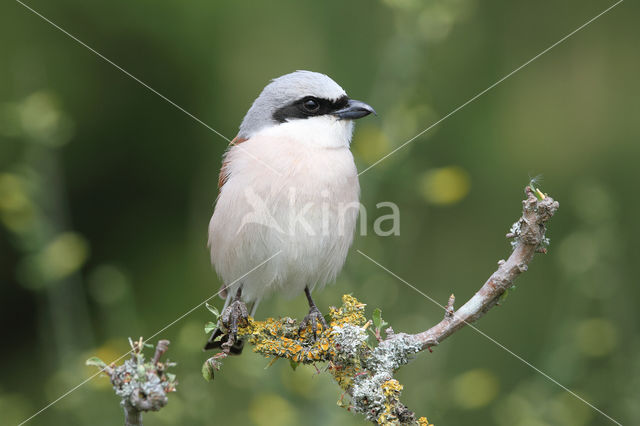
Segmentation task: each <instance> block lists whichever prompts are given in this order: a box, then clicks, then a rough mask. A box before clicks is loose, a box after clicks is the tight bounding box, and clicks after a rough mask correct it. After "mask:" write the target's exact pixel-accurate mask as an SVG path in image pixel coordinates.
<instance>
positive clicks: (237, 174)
mask: <svg viewBox="0 0 640 426" xmlns="http://www.w3.org/2000/svg"><path fill="white" fill-rule="evenodd" d="M371 113H375V111H374V110H373V108H371V107H370V106H369V105H367V104H365V103H363V102H360V101H356V100H353V99H350V98H349V97H348V96H347V94H346V92H345V91H344V90H343V89H342V88H341V87H340V86H339V85H338V84H337V83H336V82H335V81H333V80H332V79H331V78H329V77H327V76H326V75H324V74H319V73H316V72H310V71H296V72H293V73H291V74H287V75H284V76H282V77H278V78H276V79H275V80H273V81H271V82H270V83H269V84H268V85H267V86H266V87H265V88H264V89H263V90H262V93H260V96H258V98H257V99H256V100H255V101H254V102H253V105H252V106H251V108H250V109H249V111H248V112H247V114H246V115H245V117H244V119H243V120H242V124H241V125H240V132H239V133H238V136H237V137H236V138H235V139H234V140H233V142H232V144H231V145H230V146H229V149H228V150H227V152H226V153H225V155H224V157H223V164H222V169H221V171H220V179H219V182H218V186H219V190H220V192H219V195H218V199H217V201H216V205H215V209H214V212H213V216H212V218H211V223H210V224H209V246H210V248H211V261H212V263H213V265H214V267H215V269H216V272H217V273H218V275H219V276H220V278H221V279H222V282H223V283H224V284H223V287H222V289H221V294H222V296H223V297H225V298H226V301H225V305H224V309H223V313H222V323H223V324H225V325H226V326H225V331H224V332H223V331H221V330H220V329H217V330H215V331H214V332H213V334H212V336H211V338H210V339H209V341H208V342H207V344H206V346H205V349H211V348H215V347H223V348H227V349H228V350H230V351H231V352H239V351H240V350H241V349H242V342H236V336H235V333H236V332H237V327H238V324H239V323H240V321H242V320H243V319H245V318H246V317H247V315H248V314H249V313H248V311H247V308H246V306H245V304H244V303H249V304H252V306H251V315H253V313H254V312H255V309H256V308H257V306H258V303H259V302H260V300H261V299H262V298H263V297H265V296H267V295H268V294H270V293H273V292H278V293H281V294H283V295H285V296H289V297H293V296H296V295H298V294H299V293H301V292H302V291H304V292H305V294H306V296H307V299H308V301H309V308H310V309H309V314H308V315H307V316H306V317H305V318H304V320H303V322H302V325H301V328H303V327H306V326H307V325H309V324H311V326H312V329H313V330H314V333H315V331H316V327H317V323H322V324H323V325H324V326H325V327H326V323H325V321H324V318H323V317H322V314H321V313H320V311H319V310H318V308H317V307H316V306H315V304H314V302H313V299H312V298H311V292H312V291H313V290H320V289H322V288H323V287H324V286H325V285H326V284H327V283H330V282H332V281H334V280H335V278H336V275H337V274H338V273H339V272H340V270H341V269H342V266H343V265H344V261H345V258H346V256H347V252H348V250H349V247H350V245H351V243H352V241H353V234H354V229H355V225H356V219H357V216H358V211H359V197H360V186H359V183H358V173H357V170H356V166H355V164H354V161H353V155H352V154H351V151H350V150H349V144H350V142H351V135H352V133H353V120H355V119H358V118H361V117H365V116H367V115H369V114H371ZM276 253H277V256H275V257H273V258H272V259H271V260H269V261H268V262H266V263H264V264H263V265H262V266H260V267H259V268H257V269H256V270H254V271H253V272H251V273H250V274H248V275H246V276H244V277H243V278H242V279H240V280H238V278H239V277H242V276H243V275H245V274H246V273H247V271H249V270H251V269H252V268H255V267H256V265H259V264H260V263H261V262H264V261H265V260H266V259H269V258H270V257H272V256H274V255H275V254H276Z"/></svg>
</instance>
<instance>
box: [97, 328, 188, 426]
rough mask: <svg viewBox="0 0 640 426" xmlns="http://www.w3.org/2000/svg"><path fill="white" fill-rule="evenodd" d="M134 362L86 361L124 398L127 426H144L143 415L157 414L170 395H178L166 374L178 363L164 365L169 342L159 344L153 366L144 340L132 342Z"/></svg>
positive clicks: (174, 384)
mask: <svg viewBox="0 0 640 426" xmlns="http://www.w3.org/2000/svg"><path fill="white" fill-rule="evenodd" d="M129 343H130V345H131V359H128V360H126V361H125V362H124V364H122V365H119V366H116V365H115V364H113V363H112V364H111V365H107V364H106V363H105V362H104V361H102V360H101V359H99V358H96V357H93V358H89V359H88V360H87V365H94V366H96V367H99V368H100V369H101V370H102V371H103V372H104V373H105V374H107V376H109V378H110V379H111V384H112V385H113V390H114V391H115V393H116V395H118V396H119V397H120V398H121V401H120V405H121V406H122V408H123V409H124V418H125V421H124V424H125V426H142V413H143V412H146V411H158V410H160V409H161V408H162V407H164V406H165V405H167V402H168V401H169V398H168V396H167V395H168V394H169V393H170V392H175V390H176V385H177V384H178V382H177V381H176V377H175V375H173V374H171V373H169V372H167V369H168V368H169V367H173V366H174V365H175V363H172V362H169V361H166V362H161V361H160V358H161V357H162V355H163V354H164V353H165V352H166V351H167V349H168V348H169V341H168V340H160V341H159V342H158V345H157V346H156V351H155V355H154V357H153V358H152V360H151V362H145V357H144V354H143V352H142V351H143V349H144V347H145V346H150V347H153V346H151V345H147V344H145V343H144V342H143V340H142V337H141V338H140V340H138V341H132V340H131V339H129Z"/></svg>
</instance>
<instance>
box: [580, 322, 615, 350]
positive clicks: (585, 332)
mask: <svg viewBox="0 0 640 426" xmlns="http://www.w3.org/2000/svg"><path fill="white" fill-rule="evenodd" d="M575 336H576V344H577V345H578V348H579V349H580V351H581V352H582V353H583V354H585V355H587V356H590V357H601V356H605V355H608V354H610V353H611V352H612V351H613V349H615V347H616V344H617V340H618V339H617V332H616V328H615V326H614V325H613V323H611V321H609V320H607V319H604V318H591V319H588V320H584V321H581V322H580V324H578V327H577V329H576V335H575Z"/></svg>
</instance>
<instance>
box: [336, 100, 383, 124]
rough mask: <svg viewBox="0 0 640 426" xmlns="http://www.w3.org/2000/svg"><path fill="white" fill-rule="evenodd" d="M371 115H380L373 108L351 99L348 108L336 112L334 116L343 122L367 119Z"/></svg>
mask: <svg viewBox="0 0 640 426" xmlns="http://www.w3.org/2000/svg"><path fill="white" fill-rule="evenodd" d="M371 113H373V114H374V115H378V114H376V111H375V110H374V109H373V108H371V107H370V106H369V105H367V104H365V103H364V102H360V101H356V100H354V99H349V103H347V106H346V107H344V108H342V109H339V110H337V111H334V112H333V115H335V116H336V117H338V118H340V119H342V120H355V119H358V118H362V117H366V116H367V115H369V114H371Z"/></svg>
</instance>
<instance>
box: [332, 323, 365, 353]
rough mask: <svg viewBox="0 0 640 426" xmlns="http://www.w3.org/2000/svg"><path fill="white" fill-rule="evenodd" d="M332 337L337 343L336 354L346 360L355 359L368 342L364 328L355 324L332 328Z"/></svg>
mask: <svg viewBox="0 0 640 426" xmlns="http://www.w3.org/2000/svg"><path fill="white" fill-rule="evenodd" d="M331 337H332V338H333V341H334V342H335V348H336V353H337V354H338V355H341V356H343V357H344V358H346V359H350V358H355V357H357V356H358V355H359V351H360V350H362V348H363V343H364V342H366V340H367V331H366V330H365V329H364V327H359V326H357V325H353V324H349V323H347V324H343V325H336V326H334V327H333V328H332V331H331Z"/></svg>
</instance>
